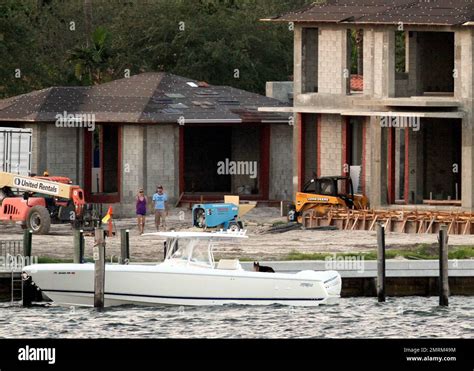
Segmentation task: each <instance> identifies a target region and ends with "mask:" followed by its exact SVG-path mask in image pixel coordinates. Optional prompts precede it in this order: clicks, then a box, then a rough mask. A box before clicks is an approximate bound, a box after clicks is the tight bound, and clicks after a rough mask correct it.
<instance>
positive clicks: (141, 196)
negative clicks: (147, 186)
mask: <svg viewBox="0 0 474 371" xmlns="http://www.w3.org/2000/svg"><path fill="white" fill-rule="evenodd" d="M145 218H146V196H145V193H144V191H143V189H140V190H139V191H138V194H137V222H138V233H140V234H143V233H144V232H145Z"/></svg>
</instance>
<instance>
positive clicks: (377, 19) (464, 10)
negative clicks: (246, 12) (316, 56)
mask: <svg viewBox="0 0 474 371" xmlns="http://www.w3.org/2000/svg"><path fill="white" fill-rule="evenodd" d="M265 20H266V21H276V22H327V23H343V22H347V23H358V24H364V23H365V24H398V23H399V22H403V23H404V24H407V25H408V24H413V25H440V26H441V25H443V26H455V25H462V24H464V23H466V22H469V21H473V20H474V3H473V2H472V1H470V0H429V1H427V0H392V1H384V0H325V1H316V2H314V3H313V4H311V5H310V6H308V7H306V8H303V9H299V10H296V11H293V12H289V13H286V14H283V15H280V16H276V17H273V18H268V19H265Z"/></svg>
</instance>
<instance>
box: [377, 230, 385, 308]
mask: <svg viewBox="0 0 474 371" xmlns="http://www.w3.org/2000/svg"><path fill="white" fill-rule="evenodd" d="M377 298H378V301H379V303H382V302H385V299H386V298H385V226H384V225H383V224H381V223H379V224H377Z"/></svg>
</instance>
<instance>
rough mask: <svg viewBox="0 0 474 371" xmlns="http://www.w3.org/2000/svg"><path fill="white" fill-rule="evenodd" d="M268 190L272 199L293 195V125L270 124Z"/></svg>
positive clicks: (287, 197) (282, 198)
mask: <svg viewBox="0 0 474 371" xmlns="http://www.w3.org/2000/svg"><path fill="white" fill-rule="evenodd" d="M269 183H270V190H269V191H270V192H269V197H270V199H272V200H289V199H291V198H292V195H293V127H292V126H290V125H283V124H282V125H271V126H270V182H269Z"/></svg>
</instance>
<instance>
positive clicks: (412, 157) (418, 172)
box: [405, 128, 423, 204]
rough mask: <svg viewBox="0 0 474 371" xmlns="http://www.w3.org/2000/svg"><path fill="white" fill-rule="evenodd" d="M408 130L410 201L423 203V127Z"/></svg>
mask: <svg viewBox="0 0 474 371" xmlns="http://www.w3.org/2000/svg"><path fill="white" fill-rule="evenodd" d="M405 130H408V177H409V178H408V202H409V203H415V204H422V203H423V131H422V130H423V129H421V130H420V131H413V130H412V129H410V128H406V129H405Z"/></svg>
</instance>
